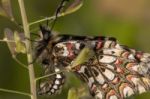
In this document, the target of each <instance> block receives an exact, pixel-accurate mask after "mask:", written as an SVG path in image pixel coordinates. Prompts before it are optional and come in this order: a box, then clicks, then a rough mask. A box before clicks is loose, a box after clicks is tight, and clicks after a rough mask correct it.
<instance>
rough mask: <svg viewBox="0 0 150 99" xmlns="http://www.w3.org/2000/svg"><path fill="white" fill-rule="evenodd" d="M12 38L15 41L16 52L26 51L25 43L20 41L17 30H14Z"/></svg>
mask: <svg viewBox="0 0 150 99" xmlns="http://www.w3.org/2000/svg"><path fill="white" fill-rule="evenodd" d="M14 40H15V43H16V52H17V53H24V54H25V53H26V47H25V44H24V43H23V42H22V41H21V38H20V36H19V34H18V32H17V31H15V32H14Z"/></svg>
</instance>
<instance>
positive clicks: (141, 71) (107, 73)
mask: <svg viewBox="0 0 150 99" xmlns="http://www.w3.org/2000/svg"><path fill="white" fill-rule="evenodd" d="M149 62H150V54H148V53H143V52H140V51H136V50H134V49H130V48H128V47H126V46H121V45H119V44H118V43H116V44H115V46H113V47H109V48H108V47H105V48H104V47H103V49H100V50H96V51H95V55H94V56H93V57H92V58H91V59H90V60H89V61H88V62H87V63H84V64H81V65H79V66H77V67H76V68H74V71H75V73H76V74H77V75H78V76H80V78H81V79H82V80H84V81H85V82H87V84H88V86H89V90H90V92H91V95H93V96H94V97H95V98H96V99H124V98H126V97H129V96H131V95H133V94H141V93H143V92H146V91H148V90H149V89H150V79H149V77H150V75H149V72H150V70H149V68H150V64H149Z"/></svg>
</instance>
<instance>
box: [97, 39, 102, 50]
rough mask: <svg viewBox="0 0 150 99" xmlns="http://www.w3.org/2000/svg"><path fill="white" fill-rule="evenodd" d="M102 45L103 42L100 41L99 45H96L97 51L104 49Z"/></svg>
mask: <svg viewBox="0 0 150 99" xmlns="http://www.w3.org/2000/svg"><path fill="white" fill-rule="evenodd" d="M102 45H103V42H102V40H99V41H98V42H97V44H96V49H100V48H102Z"/></svg>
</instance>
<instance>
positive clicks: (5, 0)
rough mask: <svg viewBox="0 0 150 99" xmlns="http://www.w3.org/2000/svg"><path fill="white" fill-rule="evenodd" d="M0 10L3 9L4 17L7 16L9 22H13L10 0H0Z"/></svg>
mask: <svg viewBox="0 0 150 99" xmlns="http://www.w3.org/2000/svg"><path fill="white" fill-rule="evenodd" d="M1 8H2V9H3V12H5V15H4V16H7V17H8V18H10V20H11V21H14V17H13V14H12V8H11V0H1Z"/></svg>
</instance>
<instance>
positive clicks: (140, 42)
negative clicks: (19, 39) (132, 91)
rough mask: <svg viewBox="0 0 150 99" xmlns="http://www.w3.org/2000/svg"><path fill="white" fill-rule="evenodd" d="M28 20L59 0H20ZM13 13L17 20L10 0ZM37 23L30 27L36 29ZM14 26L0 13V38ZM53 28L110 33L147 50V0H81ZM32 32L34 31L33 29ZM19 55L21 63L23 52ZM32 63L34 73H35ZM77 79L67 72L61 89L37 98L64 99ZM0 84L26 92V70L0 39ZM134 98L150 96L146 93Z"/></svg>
mask: <svg viewBox="0 0 150 99" xmlns="http://www.w3.org/2000/svg"><path fill="white" fill-rule="evenodd" d="M24 1H25V6H26V11H27V15H28V18H29V22H33V21H36V20H39V19H41V18H44V17H48V16H52V15H53V13H54V11H55V9H56V8H57V6H58V3H59V2H60V1H61V0H24ZM11 2H12V9H13V14H14V17H15V19H16V21H17V22H18V23H20V24H22V23H21V17H20V12H19V7H18V2H17V0H11ZM38 25H39V24H37V25H34V26H32V27H31V30H36V31H38ZM6 27H8V28H11V29H12V30H18V28H17V26H16V25H15V24H14V23H12V22H11V21H9V19H7V18H6V17H3V16H0V38H1V39H2V38H3V36H4V32H3V30H4V28H6ZM54 30H56V31H59V32H60V33H63V34H75V35H105V36H113V37H116V38H117V39H118V41H119V42H120V43H121V44H124V45H128V46H130V47H132V48H136V49H138V50H143V51H145V52H150V46H149V45H150V0H85V1H84V4H83V6H82V8H81V9H80V10H78V11H77V12H75V13H73V14H70V15H67V16H65V17H61V18H59V19H58V21H57V24H56V25H55V28H54ZM33 32H34V31H33ZM19 59H20V60H21V61H23V62H24V63H25V60H26V58H25V57H24V56H23V55H20V56H19ZM38 68H39V66H36V73H37V75H38V73H39V72H38ZM80 85H81V82H80V81H79V80H78V79H77V78H76V77H74V76H73V75H70V76H69V77H68V80H67V83H66V85H65V88H64V89H63V92H62V93H61V94H60V95H57V96H55V97H39V99H66V98H67V93H68V89H69V88H72V87H79V86H80ZM0 87H1V88H6V89H13V90H18V91H25V92H29V79H28V72H27V70H25V69H24V68H22V67H20V66H19V65H18V64H17V63H16V62H15V61H14V60H13V59H12V58H11V54H10V52H9V49H8V47H7V45H6V43H4V42H0ZM0 99H29V98H28V97H25V96H21V95H16V94H9V93H4V92H0ZM135 99H150V93H145V94H142V95H138V96H136V97H135Z"/></svg>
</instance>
